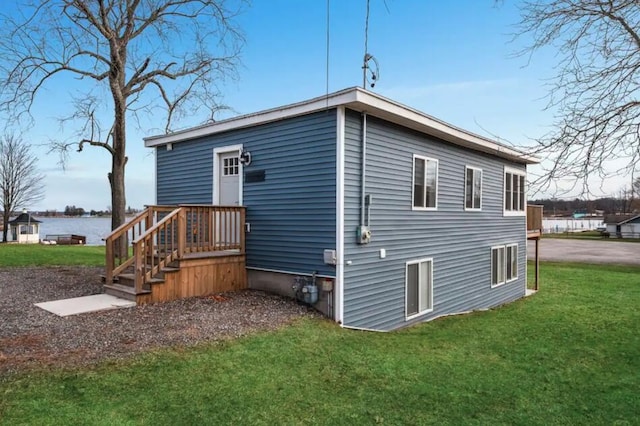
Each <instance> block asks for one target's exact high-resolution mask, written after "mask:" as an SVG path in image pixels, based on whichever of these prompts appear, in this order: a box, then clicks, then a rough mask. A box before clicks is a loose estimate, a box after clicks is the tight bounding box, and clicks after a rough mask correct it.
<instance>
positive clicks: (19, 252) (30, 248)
mask: <svg viewBox="0 0 640 426" xmlns="http://www.w3.org/2000/svg"><path fill="white" fill-rule="evenodd" d="M104 264H105V253H104V246H64V245H51V246H50V245H41V244H0V267H5V266H51V265H83V266H104Z"/></svg>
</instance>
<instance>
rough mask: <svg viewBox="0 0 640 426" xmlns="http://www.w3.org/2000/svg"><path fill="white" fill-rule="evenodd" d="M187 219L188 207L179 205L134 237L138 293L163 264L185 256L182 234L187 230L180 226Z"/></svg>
mask: <svg viewBox="0 0 640 426" xmlns="http://www.w3.org/2000/svg"><path fill="white" fill-rule="evenodd" d="M183 222H185V211H184V209H183V208H177V209H175V210H173V211H172V212H171V213H169V214H168V215H166V216H165V217H164V218H163V219H162V220H160V222H158V223H156V224H155V225H153V226H152V227H151V228H149V229H148V230H147V231H146V232H145V233H144V234H143V235H141V236H140V237H138V238H137V239H136V240H135V241H133V258H134V264H135V278H134V285H135V290H136V293H139V292H140V291H141V290H142V288H143V286H144V284H145V283H147V282H148V281H149V280H151V278H153V277H155V276H156V275H158V274H159V273H160V272H161V271H162V269H163V268H165V267H167V266H168V265H169V264H170V263H171V262H173V261H174V260H177V259H179V258H180V257H182V254H183V253H184V243H183V242H182V241H181V240H182V238H181V235H182V234H184V232H180V229H183V228H184V226H182V223H183ZM181 243H182V244H181Z"/></svg>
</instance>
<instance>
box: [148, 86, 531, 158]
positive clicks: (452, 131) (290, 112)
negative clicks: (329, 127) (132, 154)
mask: <svg viewBox="0 0 640 426" xmlns="http://www.w3.org/2000/svg"><path fill="white" fill-rule="evenodd" d="M338 106H346V107H348V108H350V109H354V110H356V111H358V112H366V113H368V114H371V115H373V116H377V117H379V118H382V119H385V120H388V121H391V122H393V123H396V124H399V125H402V126H405V127H408V128H412V129H414V130H417V131H419V132H421V133H425V134H429V135H432V136H436V137H438V138H440V139H443V140H445V141H448V142H451V143H453V144H456V145H459V146H463V147H466V148H469V149H473V150H476V151H480V152H485V153H489V154H493V155H496V156H498V157H501V158H505V159H508V160H511V161H514V162H517V163H523V164H537V163H539V162H540V159H539V158H537V157H535V156H533V155H529V154H526V153H523V152H521V151H519V150H517V149H515V148H511V147H508V146H506V145H504V144H502V143H500V142H498V141H495V140H493V139H489V138H486V137H484V136H480V135H478V134H475V133H473V132H470V131H468V130H465V129H462V128H460V127H456V126H454V125H451V124H449V123H447V122H445V121H442V120H440V119H438V118H435V117H433V116H430V115H428V114H426V113H424V112H422V111H419V110H417V109H414V108H411V107H408V106H406V105H403V104H401V103H399V102H397V101H394V100H392V99H389V98H386V97H384V96H381V95H379V94H377V93H373V92H369V91H367V90H365V89H362V88H360V87H351V88H347V89H343V90H340V91H338V92H334V93H330V94H327V95H324V96H318V97H316V98H312V99H309V100H306V101H302V102H297V103H293V104H289V105H284V106H280V107H276V108H271V109H267V110H263V111H258V112H255V113H251V114H244V115H240V116H237V117H232V118H228V119H225V120H221V121H218V122H215V123H209V124H205V125H201V126H196V127H192V128H189V129H185V130H180V131H176V132H172V133H169V134H166V135H157V136H150V137H147V138H144V144H145V146H146V147H149V148H151V147H156V146H161V145H166V144H169V143H176V142H183V141H188V140H192V139H197V138H200V137H205V136H209V135H213V134H216V133H221V132H224V131H228V130H234V129H241V128H245V127H250V126H254V125H259V124H265V123H270V122H274V121H278V120H282V119H285V118H290V117H295V116H300V115H305V114H309V113H312V112H317V111H322V110H324V109H332V108H336V107H338Z"/></svg>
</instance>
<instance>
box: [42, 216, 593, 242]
mask: <svg viewBox="0 0 640 426" xmlns="http://www.w3.org/2000/svg"><path fill="white" fill-rule="evenodd" d="M37 219H38V220H41V221H42V223H41V224H40V239H44V238H45V236H46V235H47V234H77V235H84V236H86V237H87V244H88V245H104V241H102V238H104V237H105V236H107V235H109V232H110V231H111V218H110V217H75V218H66V217H39V218H37ZM127 219H129V218H127ZM599 226H603V223H602V219H601V218H595V219H547V218H545V219H543V220H542V227H543V230H544V232H545V233H554V232H566V231H569V232H571V231H587V230H593V229H596V228H597V227H599Z"/></svg>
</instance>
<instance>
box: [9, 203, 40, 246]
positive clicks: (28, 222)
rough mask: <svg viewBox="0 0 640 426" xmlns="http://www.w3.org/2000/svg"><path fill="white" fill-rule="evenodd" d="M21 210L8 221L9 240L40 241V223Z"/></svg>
mask: <svg viewBox="0 0 640 426" xmlns="http://www.w3.org/2000/svg"><path fill="white" fill-rule="evenodd" d="M41 223H42V222H41V221H39V220H37V219H34V218H33V217H31V215H30V214H29V213H27V211H26V210H23V211H22V213H20V214H19V215H18V216H17V217H16V218H15V219H13V220H10V221H9V235H10V237H11V241H13V242H16V243H22V244H36V243H38V242H39V241H40V224H41Z"/></svg>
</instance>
